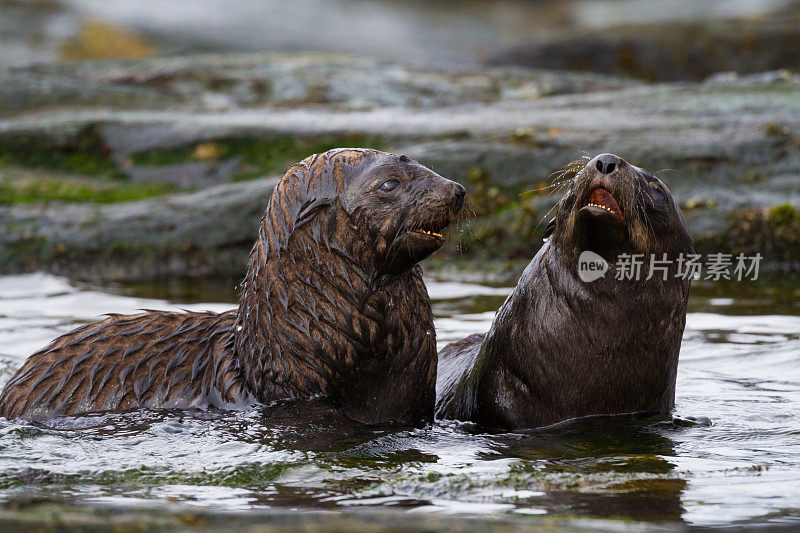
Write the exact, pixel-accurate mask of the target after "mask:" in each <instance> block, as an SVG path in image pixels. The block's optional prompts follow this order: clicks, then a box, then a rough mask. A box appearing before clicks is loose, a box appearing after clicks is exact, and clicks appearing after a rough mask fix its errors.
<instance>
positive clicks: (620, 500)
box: [0, 274, 800, 527]
mask: <svg viewBox="0 0 800 533" xmlns="http://www.w3.org/2000/svg"><path fill="white" fill-rule="evenodd" d="M233 287H234V282H222V283H206V284H197V283H194V284H193V283H183V284H181V283H178V284H172V285H151V286H144V285H140V286H136V287H120V286H105V287H95V286H88V285H79V284H72V283H69V282H67V281H65V280H62V279H58V278H55V277H52V276H48V275H43V274H34V275H24V276H5V277H0V357H2V362H1V364H0V368H2V369H3V375H2V377H0V381H2V382H4V381H5V380H6V379H8V377H9V375H10V372H12V371H13V369H15V368H17V367H18V366H19V365H20V364H21V362H22V361H23V360H24V358H25V357H26V356H27V355H29V354H30V353H31V352H33V351H34V350H36V349H38V348H40V347H41V346H43V345H45V344H46V343H47V342H48V341H49V340H50V339H52V338H53V337H55V336H56V335H58V334H60V333H63V332H66V331H68V330H70V329H71V328H73V327H75V326H76V325H77V324H80V323H82V322H84V321H88V320H92V319H94V318H96V317H97V316H98V315H99V314H101V313H107V312H120V313H124V312H132V311H134V310H136V309H138V308H178V307H182V308H188V309H194V310H199V309H211V310H223V309H228V308H230V307H231V303H230V302H233V301H234V299H235V292H234V289H233ZM428 287H429V291H430V294H431V298H432V300H433V306H434V312H435V315H436V317H437V331H438V335H439V340H440V344H444V343H446V342H448V341H450V340H453V339H457V338H460V337H462V336H464V335H466V334H469V333H473V332H478V331H484V330H486V329H487V328H488V326H489V324H490V322H491V319H492V316H493V311H494V310H495V309H497V307H499V306H500V304H501V303H502V301H503V299H504V298H505V296H506V295H507V294H508V292H509V291H510V289H509V288H508V287H490V286H485V285H478V284H473V283H458V282H454V281H452V280H441V279H440V280H428ZM797 287H798V284H797V281H796V279H788V278H774V279H770V280H767V281H766V282H761V283H758V284H755V283H749V284H742V283H739V284H728V285H725V284H706V285H702V284H700V285H696V286H695V287H694V288H693V293H692V300H691V304H690V313H689V316H688V318H687V328H686V333H685V336H684V343H683V348H682V352H681V362H680V366H679V372H678V395H677V407H676V410H675V415H676V418H675V419H674V420H673V419H671V418H666V419H656V418H650V419H625V420H593V421H585V422H581V423H577V424H572V425H569V426H566V427H563V428H556V429H549V430H546V431H538V432H529V433H525V434H503V435H493V434H486V433H482V432H480V431H479V430H477V429H476V428H474V427H472V426H470V425H463V424H455V423H446V424H438V425H435V426H434V427H429V428H424V429H416V430H408V429H402V428H388V427H384V428H368V427H363V426H359V425H357V424H354V423H351V422H349V421H347V420H345V419H343V418H341V417H337V416H333V415H332V414H331V413H330V412H329V411H328V410H326V409H325V408H324V406H322V405H318V404H309V403H302V404H300V405H296V404H294V405H293V404H288V405H282V406H278V407H276V408H273V409H268V410H266V411H263V412H262V411H258V410H251V411H246V412H240V413H233V414H231V413H218V412H153V411H149V412H137V413H128V414H108V415H96V416H86V417H80V418H77V419H64V420H60V421H56V422H53V423H50V424H47V425H40V424H28V423H24V422H18V421H14V422H9V421H5V420H2V419H0V504H4V505H6V506H7V505H8V504H9V503H13V502H15V501H23V500H26V501H30V500H31V499H34V500H36V501H55V502H61V503H64V502H66V503H70V504H78V505H81V506H87V507H91V506H93V505H101V506H110V507H111V508H112V509H114V508H129V507H134V508H152V507H153V506H159V505H161V506H163V505H167V506H170V507H171V508H192V509H204V510H207V511H208V512H209V513H212V514H213V513H217V514H218V513H220V512H228V511H239V512H243V513H246V514H247V515H250V514H257V513H281V512H288V511H290V510H293V509H300V510H304V511H308V512H311V511H323V510H328V511H333V510H339V511H345V513H346V514H345V516H351V515H350V514H347V513H351V514H352V513H362V514H363V513H378V519H377V520H378V521H379V522H378V523H380V520H381V518H380V517H381V516H384V517H386V519H385V521H387V522H389V521H391V523H390V525H391V524H395V522H394V520H395V518H392V517H395V516H397V513H400V514H401V515H402V516H403V517H419V518H420V519H423V518H424V519H426V520H430V519H439V518H443V519H445V518H446V519H447V520H451V519H458V518H459V517H463V516H467V517H470V519H471V520H472V522H470V523H473V524H475V523H480V524H484V525H486V524H489V523H491V524H497V523H500V522H503V523H506V522H507V521H508V520H512V524H517V525H519V524H522V525H533V524H546V523H549V522H546V521H547V520H552V519H554V518H555V519H560V518H563V519H568V520H570V521H571V522H570V524H571V525H573V526H574V525H576V524H577V526H578V527H583V526H586V527H595V526H597V522H596V519H597V518H601V519H604V521H603V522H601V523H600V524H601V526H602V527H610V525H612V524H615V525H619V524H624V523H623V522H619V521H618V520H619V519H623V520H626V521H627V520H635V521H640V522H643V523H645V524H647V523H658V524H662V525H663V523H665V522H666V523H668V524H669V523H672V524H681V523H683V524H688V525H700V526H719V525H730V524H746V525H750V526H755V525H763V524H767V523H769V524H782V525H785V526H791V525H792V524H794V525H795V526H797V527H800V417H798V414H799V413H800V357H798V356H799V355H800V289H798V288H797ZM208 301H218V302H228V303H221V304H219V303H214V304H210V303H203V302H208ZM690 417H708V418H709V419H710V420H711V421H712V425H710V426H709V425H705V424H702V423H696V422H692V421H691V420H690ZM306 514H307V513H306ZM326 516H330V515H326ZM357 516H361V515H357ZM415 519H416V518H415ZM610 519H614V520H610ZM514 520H518V521H519V522H514Z"/></svg>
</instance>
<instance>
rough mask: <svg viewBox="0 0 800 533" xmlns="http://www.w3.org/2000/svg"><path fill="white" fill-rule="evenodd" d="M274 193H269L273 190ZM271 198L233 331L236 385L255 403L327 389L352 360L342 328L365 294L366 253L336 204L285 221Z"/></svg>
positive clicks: (354, 338)
mask: <svg viewBox="0 0 800 533" xmlns="http://www.w3.org/2000/svg"><path fill="white" fill-rule="evenodd" d="M276 194H277V193H276ZM281 207H282V206H281V203H280V201H279V200H278V199H276V198H275V195H273V199H272V200H271V201H270V205H269V206H268V208H267V211H266V213H265V215H264V218H263V219H262V221H261V225H260V228H259V238H258V240H257V241H256V243H255V245H254V246H253V249H252V251H251V253H250V261H249V263H248V267H247V273H246V275H245V279H244V281H243V283H242V295H241V300H240V304H239V310H238V313H237V320H236V327H235V331H234V352H235V355H236V358H237V360H238V361H239V364H240V367H241V372H242V373H243V379H244V382H245V383H246V385H247V388H248V389H249V390H250V392H251V393H252V394H253V396H254V397H255V398H256V399H257V400H258V401H261V402H268V401H272V400H276V399H284V398H296V397H309V396H313V395H315V394H327V393H328V392H329V390H328V388H329V383H328V379H329V377H330V376H331V375H333V374H334V373H335V371H336V369H337V368H339V367H341V366H342V365H344V364H345V363H346V362H347V361H348V359H352V358H353V357H354V352H355V350H356V347H357V346H358V345H359V344H360V343H361V334H360V332H359V331H357V330H355V329H354V327H353V324H351V323H350V317H351V316H352V315H353V314H357V311H358V309H359V307H360V306H361V304H362V303H363V302H364V301H365V299H366V298H367V297H368V295H369V294H370V293H371V292H372V290H373V281H374V277H375V276H374V275H373V272H371V271H370V270H371V269H370V268H369V267H366V268H365V267H364V265H372V264H374V262H375V261H374V258H373V257H371V256H372V255H373V254H372V253H371V252H370V251H369V250H368V249H367V246H366V243H364V241H363V240H362V239H359V238H358V236H357V235H356V234H355V231H354V228H353V227H352V226H351V224H350V222H349V219H348V217H347V215H346V213H345V212H344V211H343V209H342V208H341V206H340V205H338V204H334V205H327V206H324V207H323V208H321V209H318V210H317V211H316V213H314V214H313V215H311V216H307V217H306V221H304V222H300V223H298V221H297V220H287V217H285V211H284V210H283V209H281Z"/></svg>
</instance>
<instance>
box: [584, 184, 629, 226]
mask: <svg viewBox="0 0 800 533" xmlns="http://www.w3.org/2000/svg"><path fill="white" fill-rule="evenodd" d="M584 209H586V210H589V211H599V210H603V211H606V212H608V213H610V214H611V215H613V216H615V217H617V218H618V219H619V220H625V217H623V216H622V210H621V209H620V208H619V205H618V204H617V201H616V200H615V199H614V195H613V194H611V193H610V192H608V191H607V190H606V189H603V188H602V187H598V188H597V189H595V190H593V191H592V194H591V196H590V197H589V202H588V203H587V204H586V206H584V207H583V208H582V209H581V211H583V210H584Z"/></svg>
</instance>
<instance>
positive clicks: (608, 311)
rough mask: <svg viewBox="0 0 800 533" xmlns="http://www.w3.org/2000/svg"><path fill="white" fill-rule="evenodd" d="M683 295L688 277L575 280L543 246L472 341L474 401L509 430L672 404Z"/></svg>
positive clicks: (557, 252) (559, 258)
mask: <svg viewBox="0 0 800 533" xmlns="http://www.w3.org/2000/svg"><path fill="white" fill-rule="evenodd" d="M687 298H688V282H683V281H680V280H672V281H669V282H660V283H659V282H655V281H653V280H651V281H650V282H631V283H629V284H623V283H615V282H614V280H613V279H612V280H607V281H606V282H605V283H602V282H601V283H598V281H595V282H591V283H585V282H583V281H581V280H580V279H579V278H578V276H577V272H575V271H574V270H573V269H571V268H570V266H569V260H568V259H567V258H565V257H564V256H563V251H562V250H559V249H558V248H557V247H555V246H553V245H552V244H550V243H547V244H546V245H545V246H544V247H542V249H541V250H540V252H539V253H538V254H537V256H536V257H534V259H533V260H532V261H531V263H530V264H529V265H528V268H526V270H525V272H524V273H523V275H522V277H521V278H520V281H519V283H518V285H517V288H516V289H515V290H514V292H513V293H512V295H511V296H510V297H509V298H508V300H506V302H505V304H504V305H503V307H502V308H501V309H500V310H499V311H498V313H497V317H496V318H495V322H494V323H493V324H492V328H491V329H490V331H489V333H488V334H487V337H486V339H485V341H484V343H483V345H482V347H481V350H480V354H479V361H478V362H476V365H475V368H476V369H480V378H479V382H478V386H477V388H476V392H477V394H478V395H479V396H480V395H482V394H483V393H484V392H486V391H489V393H487V394H485V395H484V397H483V398H478V401H479V402H482V403H487V404H489V405H492V406H493V407H492V408H490V412H493V413H495V415H496V416H497V418H499V419H501V420H502V419H505V422H506V423H507V424H509V425H512V426H517V427H538V426H544V425H548V424H552V423H554V422H557V421H559V420H566V419H570V418H577V417H581V416H587V415H594V414H613V413H625V412H651V411H653V412H666V411H667V410H669V409H670V408H671V407H672V405H673V403H674V393H675V375H676V368H677V362H678V351H679V349H680V342H681V336H682V333H683V328H684V324H685V314H686V301H687ZM510 348H511V349H510ZM491 383H494V384H498V383H499V385H495V386H489V384H491ZM498 387H499V388H501V389H505V390H499V391H498V390H497V389H498ZM520 391H525V392H524V393H523V394H520ZM496 398H505V399H506V402H507V404H508V405H510V406H512V407H511V408H510V410H507V409H505V408H504V407H503V406H502V405H499V404H497V401H496ZM506 411H508V412H507V413H506Z"/></svg>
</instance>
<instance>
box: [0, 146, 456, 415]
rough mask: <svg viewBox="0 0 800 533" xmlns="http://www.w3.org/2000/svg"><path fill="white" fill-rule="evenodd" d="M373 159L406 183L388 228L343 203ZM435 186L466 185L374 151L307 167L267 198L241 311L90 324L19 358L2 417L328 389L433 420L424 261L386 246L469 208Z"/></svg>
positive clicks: (356, 408) (365, 409)
mask: <svg viewBox="0 0 800 533" xmlns="http://www.w3.org/2000/svg"><path fill="white" fill-rule="evenodd" d="M375 165H378V170H377V171H375V172H384V173H387V172H388V173H390V174H391V173H396V174H397V175H402V176H407V177H408V179H407V183H406V182H405V181H404V186H405V187H407V191H405V192H403V193H402V194H403V195H405V196H399V198H400V199H403V201H404V202H405V203H404V204H403V206H401V207H402V209H401V208H399V207H398V208H397V209H394V210H393V211H392V213H393V214H392V216H391V217H388V218H386V219H381V220H379V221H377V222H379V223H376V221H375V220H374V217H373V218H370V217H371V213H370V208H369V205H367V204H365V205H366V207H365V206H362V205H361V204H359V203H358V202H357V201H355V202H354V201H352V200H349V205H345V204H347V203H348V201H347V200H345V199H344V196H345V192H346V191H347V189H348V187H350V186H351V185H349V184H350V183H351V182H354V181H357V180H359V179H362V178H361V177H360V176H361V174H363V173H365V172H367V171H368V169H370V168H373V167H375ZM380 165H383V166H380ZM426 173H427V174H426ZM403 179H404V180H405V178H403ZM423 185H425V186H424V187H423ZM437 187H438V189H443V188H448V187H449V188H452V189H453V190H456V189H455V188H453V187H457V188H460V186H458V185H457V184H453V183H452V182H449V181H447V180H445V179H444V178H441V177H440V176H436V175H435V174H434V173H432V172H430V171H428V170H427V169H425V168H424V167H421V166H420V165H418V164H417V163H414V162H413V161H409V160H408V159H406V158H404V157H400V158H398V157H397V156H394V155H392V154H385V153H382V152H377V151H373V150H360V149H339V150H332V151H329V152H326V153H324V154H317V155H314V156H311V157H309V158H307V159H305V160H304V161H302V162H300V163H298V164H296V165H295V166H293V167H292V168H290V169H289V170H288V171H287V172H286V173H285V174H284V176H283V178H282V179H281V181H280V182H279V183H278V185H277V186H276V188H275V191H274V194H273V195H272V197H271V199H270V202H269V205H268V207H267V210H266V213H265V215H264V217H263V219H262V221H261V225H260V227H259V235H258V239H257V240H256V243H255V245H254V247H253V250H252V252H251V256H250V262H249V265H248V267H247V273H246V276H245V279H244V282H243V284H242V295H241V300H240V304H239V308H238V310H232V311H229V312H226V313H221V314H216V313H195V312H185V313H170V312H161V311H147V312H144V313H141V314H136V315H130V316H121V315H110V316H108V318H106V319H104V320H102V321H100V322H97V323H94V324H91V325H87V326H83V327H81V328H79V329H77V330H75V331H72V332H70V333H68V334H66V335H63V336H61V337H59V338H57V339H56V340H55V341H53V343H52V344H50V345H49V346H47V347H46V348H45V349H43V350H42V351H40V352H37V353H35V354H34V355H32V356H31V357H30V358H29V359H28V360H27V361H26V362H25V363H24V365H23V366H22V368H21V369H20V370H19V371H18V372H17V373H16V375H15V376H14V377H13V378H12V379H11V380H10V381H9V382H8V384H7V385H6V387H5V389H4V390H3V393H2V396H0V414H2V415H3V416H6V417H8V418H14V417H23V418H28V419H46V418H50V417H53V416H60V415H74V414H80V413H86V412H91V411H104V410H124V409H133V408H164V407H176V408H186V407H205V406H215V407H220V408H226V407H233V406H238V405H243V404H250V403H253V402H261V403H269V402H271V401H275V400H279V399H285V398H309V397H314V396H326V397H329V398H330V399H331V400H332V401H333V402H334V403H335V404H337V405H339V406H341V407H342V408H343V410H344V412H345V413H346V414H348V415H349V416H351V417H352V418H355V419H356V420H359V421H363V422H370V423H372V422H383V421H396V422H403V423H417V422H421V421H426V420H429V419H430V418H431V417H432V413H433V404H434V394H435V392H434V387H435V381H436V342H435V333H434V328H433V319H432V314H431V307H430V302H429V300H428V295H427V291H426V289H425V286H424V283H423V281H422V271H421V269H420V267H419V266H418V265H417V264H416V260H415V257H414V256H413V254H411V255H408V253H406V255H405V256H404V255H403V253H402V250H400V248H399V247H398V249H394V248H393V246H395V245H396V244H397V243H396V242H395V241H396V240H398V239H395V240H393V239H392V238H391V237H392V235H397V236H400V237H402V236H403V235H404V233H403V232H404V231H407V230H409V229H412V228H413V227H421V226H424V224H425V223H426V217H427V219H433V218H438V219H439V220H443V219H446V221H449V219H450V218H452V214H453V211H455V212H457V211H458V208H459V207H460V203H459V202H456V203H455V204H454V203H453V201H452V199H451V198H450V196H448V194H444V193H441V194H437V192H440V191H438V189H437ZM449 188H448V190H447V192H448V193H450V192H452V191H450V189H449ZM460 189H461V191H462V192H461V198H463V188H460ZM417 196H419V198H417ZM423 198H424V200H423ZM398 201H399V200H398ZM454 206H455V207H454ZM437 224H438V225H437V227H439V226H441V225H442V224H445V225H446V223H445V222H438V223H437ZM400 240H401V239H400ZM423 255H424V254H423Z"/></svg>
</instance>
